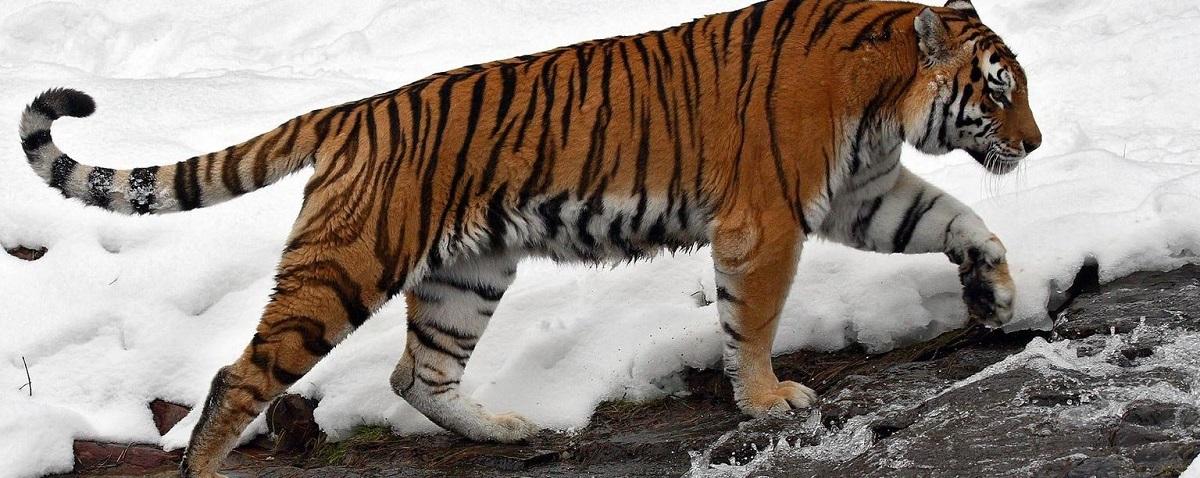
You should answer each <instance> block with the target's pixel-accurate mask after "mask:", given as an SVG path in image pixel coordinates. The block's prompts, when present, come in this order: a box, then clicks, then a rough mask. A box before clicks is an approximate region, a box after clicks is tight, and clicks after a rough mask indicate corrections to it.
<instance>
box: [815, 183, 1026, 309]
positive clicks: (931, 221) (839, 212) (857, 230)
mask: <svg viewBox="0 0 1200 478" xmlns="http://www.w3.org/2000/svg"><path fill="white" fill-rule="evenodd" d="M899 168H900V173H899V175H898V176H897V178H896V182H895V185H894V186H893V187H892V188H891V189H890V190H889V191H887V192H886V193H885V194H883V195H881V196H878V197H870V198H855V199H853V200H846V201H842V202H841V203H839V204H837V205H836V206H835V208H834V210H833V213H832V214H831V215H830V216H829V218H828V219H827V220H826V222H825V224H823V225H822V228H821V233H822V235H824V236H825V237H826V238H828V239H831V240H834V241H838V242H841V243H843V244H846V245H849V246H851V247H855V248H858V249H862V250H867V251H874V252H885V253H903V254H921V253H930V252H941V253H944V254H946V255H947V256H948V257H949V258H950V260H951V261H952V262H954V263H955V264H958V272H959V279H960V282H961V283H962V286H963V302H965V303H966V306H967V314H968V318H969V320H970V321H971V322H975V323H982V324H984V325H987V326H989V327H993V328H997V327H1001V326H1003V325H1004V324H1006V323H1008V321H1010V320H1011V319H1012V314H1013V299H1014V298H1015V297H1016V288H1015V287H1014V285H1013V281H1012V277H1011V276H1010V275H1009V271H1008V261H1007V259H1006V253H1007V251H1006V249H1005V248H1004V244H1003V243H1001V242H1000V239H999V238H998V237H996V235H995V234H993V233H992V231H991V230H989V229H988V227H987V226H986V225H985V224H984V223H983V220H982V219H980V218H979V216H978V215H977V214H975V212H974V211H972V210H971V208H969V207H967V206H966V205H965V204H963V203H962V202H960V201H958V200H957V199H955V198H953V197H951V196H950V195H948V194H946V193H945V192H943V191H941V190H940V189H938V188H937V187H935V186H933V185H931V184H929V183H927V182H925V181H924V180H922V179H921V178H919V177H917V176H916V175H914V174H912V173H911V172H909V171H908V170H907V169H905V168H904V167H903V166H900V167H899Z"/></svg>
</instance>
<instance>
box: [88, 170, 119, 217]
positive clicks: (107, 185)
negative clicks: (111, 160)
mask: <svg viewBox="0 0 1200 478" xmlns="http://www.w3.org/2000/svg"><path fill="white" fill-rule="evenodd" d="M114 174H116V171H113V170H112V169H109V168H101V167H96V168H92V172H90V173H88V178H87V182H88V196H89V198H88V201H87V202H88V204H91V205H93V206H99V207H102V208H105V209H108V207H109V204H110V203H111V202H112V195H111V193H112V187H113V175H114Z"/></svg>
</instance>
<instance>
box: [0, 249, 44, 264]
mask: <svg viewBox="0 0 1200 478" xmlns="http://www.w3.org/2000/svg"><path fill="white" fill-rule="evenodd" d="M47 251H48V249H46V248H45V247H39V248H36V249H30V248H28V247H25V246H17V247H14V248H12V249H5V252H7V253H8V255H10V256H13V257H16V258H17V259H21V260H23V261H36V260H38V259H41V258H42V256H45V255H46V252H47Z"/></svg>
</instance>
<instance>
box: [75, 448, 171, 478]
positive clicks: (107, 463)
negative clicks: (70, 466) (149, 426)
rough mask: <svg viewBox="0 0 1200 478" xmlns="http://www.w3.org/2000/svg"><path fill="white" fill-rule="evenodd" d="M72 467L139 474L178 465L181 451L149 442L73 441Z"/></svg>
mask: <svg viewBox="0 0 1200 478" xmlns="http://www.w3.org/2000/svg"><path fill="white" fill-rule="evenodd" d="M74 451H75V471H76V472H78V473H85V472H101V471H102V472H103V473H104V474H106V475H114V474H115V475H140V474H145V473H148V472H161V471H166V470H171V469H174V468H176V467H178V466H179V460H180V457H181V456H182V452H178V451H176V452H166V451H162V450H160V449H158V448H155V447H152V446H150V445H133V444H115V443H98V442H93V441H76V442H75V444H74Z"/></svg>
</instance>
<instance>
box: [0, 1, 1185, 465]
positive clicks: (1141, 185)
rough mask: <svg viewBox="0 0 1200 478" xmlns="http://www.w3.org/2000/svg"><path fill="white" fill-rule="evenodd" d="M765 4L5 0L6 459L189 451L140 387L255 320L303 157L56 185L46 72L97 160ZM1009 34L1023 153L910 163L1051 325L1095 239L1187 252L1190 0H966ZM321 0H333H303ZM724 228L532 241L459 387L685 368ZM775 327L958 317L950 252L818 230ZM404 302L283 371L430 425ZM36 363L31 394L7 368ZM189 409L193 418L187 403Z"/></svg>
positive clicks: (799, 343)
mask: <svg viewBox="0 0 1200 478" xmlns="http://www.w3.org/2000/svg"><path fill="white" fill-rule="evenodd" d="M749 3H750V1H749V0H655V1H652V2H649V1H638V0H592V1H587V2H584V1H561V0H560V1H551V0H410V1H407V2H391V1H387V0H362V1H357V2H349V1H346V2H341V4H340V5H338V6H335V2H324V3H321V4H319V5H317V4H313V3H312V2H306V1H301V0H269V1H251V0H238V1H228V2H192V3H186V2H185V3H178V2H172V3H171V4H170V6H169V7H168V6H165V5H166V4H163V3H162V2H158V1H155V0H123V1H116V0H105V1H91V0H88V1H84V0H69V1H54V2H48V1H37V0H5V1H4V8H3V9H0V131H8V132H10V136H8V140H5V141H0V245H2V246H4V247H8V248H11V247H16V246H20V245H26V246H42V245H44V246H47V247H48V248H49V249H50V252H49V254H47V255H46V257H45V258H43V259H41V260H39V261H36V262H24V261H20V260H18V259H15V258H12V257H9V256H8V255H5V254H0V476H37V475H40V474H42V473H46V472H53V471H67V470H70V468H71V466H72V457H71V441H72V439H96V440H103V441H117V442H124V441H136V442H148V443H161V444H162V445H164V446H166V447H179V446H182V445H183V444H184V443H185V440H186V437H187V434H188V433H189V432H190V428H191V425H192V423H194V422H193V421H192V420H185V421H184V422H183V423H182V424H180V425H179V426H177V427H176V428H175V430H173V431H172V432H171V433H169V434H168V435H167V436H166V437H162V438H160V437H159V436H158V433H157V432H156V431H155V429H154V426H153V424H152V422H151V418H150V413H149V410H148V408H147V403H148V402H149V401H150V400H152V399H155V398H162V399H166V400H170V401H175V402H179V403H184V404H189V405H194V404H197V403H199V402H200V401H201V400H202V399H203V396H204V394H205V392H206V389H207V387H208V383H209V380H210V379H211V377H212V374H213V373H214V372H215V371H216V369H217V368H218V367H220V366H221V365H224V364H226V363H228V362H230V361H231V360H233V359H234V358H235V357H236V356H237V354H238V353H239V352H240V351H241V349H242V348H243V347H244V346H245V344H246V343H247V340H248V338H249V336H250V334H251V333H252V330H253V328H254V326H255V324H256V323H257V321H258V317H259V312H260V311H261V309H262V307H263V305H264V304H265V303H266V300H267V296H268V293H269V290H270V287H271V286H272V281H271V276H272V273H273V268H274V266H275V263H276V261H277V259H278V254H279V251H280V250H281V249H282V246H283V241H284V238H285V236H286V234H287V231H288V230H289V226H290V224H291V222H292V219H293V218H294V217H295V215H296V212H297V211H298V209H299V205H300V194H301V189H302V187H303V183H304V180H305V178H306V177H307V174H301V175H298V176H297V177H295V178H292V179H289V180H286V181H284V182H282V183H280V184H278V185H276V186H274V187H271V188H269V189H267V190H264V191H261V192H258V193H255V194H252V195H250V196H247V197H245V198H242V199H240V200H237V201H234V202H231V203H227V204H223V205H220V206H216V207H213V208H210V209H204V210H200V211H195V212H191V213H188V214H183V215H175V216H164V217H152V218H131V217H122V216H118V215H114V214H109V213H105V212H102V211H97V210H94V209H89V208H84V207H83V206H82V205H81V204H80V203H77V202H70V201H66V200H63V199H61V198H60V197H59V196H58V194H57V193H56V192H55V191H53V190H50V189H49V188H47V187H45V186H44V185H43V184H42V182H41V180H39V179H38V178H37V177H36V176H35V175H34V174H33V173H32V172H31V171H30V170H29V168H28V167H27V166H26V164H25V160H24V156H23V154H22V153H21V151H20V147H19V145H18V139H17V135H16V126H17V119H18V117H19V113H20V111H21V108H23V106H24V105H25V104H26V103H27V102H28V101H29V100H31V99H32V98H33V97H34V95H36V94H37V93H38V92H40V91H42V90H44V89H45V88H48V87H51V86H70V87H74V88H78V89H81V90H83V91H87V92H89V93H91V94H92V95H93V96H95V98H96V99H97V101H98V103H99V110H98V113H97V114H96V115H94V116H93V117H91V118H88V119H86V120H64V121H62V122H60V124H57V125H56V129H55V139H56V141H57V142H58V144H60V145H61V146H62V147H63V149H64V150H66V151H68V152H70V153H71V154H72V155H73V156H74V157H76V158H78V159H80V160H81V161H84V162H89V163H94V164H100V165H104V166H110V167H133V166H148V165H153V164H160V163H167V162H174V161H176V160H179V159H182V158H186V157H188V156H191V155H193V154H196V153H201V152H207V151H211V150H215V149H219V148H222V147H224V146H226V145H229V144H233V143H235V142H238V141H241V140H244V139H246V138H249V137H251V136H253V135H256V134H258V133H261V132H263V131H265V130H268V129H270V128H272V127H274V126H276V125H278V124H279V123H281V122H283V121H285V120H287V119H289V118H291V117H293V116H295V115H297V114H300V113H302V112H306V111H309V110H310V109H313V108H316V107H321V106H328V105H333V104H337V103H341V102H344V101H348V100H353V99H357V98H360V97H363V96H367V95H371V94H375V93H378V92H380V91H385V90H388V89H392V88H394V87H396V86H399V85H403V84H405V83H408V82H411V81H413V80H416V79H419V78H421V77H423V76H425V75H427V74H430V73H435V72H438V71H442V70H445V69H449V68H453V67H456V66H461V65H464V64H470V63H477V62H481V61H487V60H492V59H499V58H506V57H510V56H514V55H517V54H522V53H530V52H535V51H540V50H544V49H547V48H550V47H554V46H559V45H563V44H568V43H572V42H575V41H580V40H586V39H591V38H596V37H605V36H612V35H616V34H628V33H637V32H641V31H645V30H649V29H654V28H660V27H666V26H670V25H674V24H677V23H680V22H683V21H686V20H689V19H691V18H694V17H696V16H699V15H703V14H706V13H712V12H718V11H724V10H730V9H734V8H739V7H742V6H745V5H747V4H749ZM976 3H977V4H978V5H977V7H978V9H979V10H980V13H981V15H982V16H983V18H984V20H985V22H987V23H988V24H989V25H991V26H992V27H993V28H994V29H995V30H997V31H998V32H1000V33H1001V35H1002V36H1004V38H1005V39H1006V40H1007V42H1008V43H1009V45H1010V46H1011V47H1012V48H1013V49H1015V50H1016V51H1017V52H1018V53H1020V55H1021V61H1022V63H1023V64H1024V66H1025V68H1026V69H1027V70H1028V72H1029V76H1030V88H1031V90H1032V102H1033V108H1034V111H1035V112H1036V114H1037V115H1038V119H1039V122H1040V124H1041V127H1042V130H1043V132H1044V133H1045V146H1043V148H1042V149H1041V150H1039V151H1038V152H1037V153H1036V154H1035V155H1034V156H1033V157H1032V158H1030V159H1029V160H1028V161H1027V163H1026V166H1024V167H1023V169H1022V170H1021V171H1020V174H1019V176H1013V177H1005V178H989V177H986V176H985V174H984V172H983V171H982V169H981V168H980V167H978V166H977V165H976V164H974V162H972V161H971V160H970V159H969V158H967V157H966V156H965V155H952V156H949V157H944V158H927V157H922V156H921V155H919V154H916V153H912V152H910V153H909V154H908V156H907V158H906V160H905V161H906V163H907V164H908V165H909V167H910V168H912V169H914V170H916V171H918V172H919V173H921V174H922V175H923V176H925V177H927V178H929V179H930V180H932V181H933V182H935V183H936V184H938V185H940V186H942V187H943V188H945V189H947V190H948V191H950V192H952V193H954V194H956V195H957V196H958V197H960V198H962V199H964V200H965V201H966V202H968V203H970V204H972V205H973V206H974V207H975V208H976V210H977V211H978V212H979V213H980V214H981V215H982V216H983V217H984V218H985V220H986V221H987V222H988V223H989V225H990V226H992V228H993V229H994V230H995V231H996V232H997V233H998V234H999V235H1000V237H1002V238H1003V239H1004V241H1005V243H1006V244H1007V246H1008V248H1009V250H1010V256H1009V257H1010V262H1011V263H1012V267H1013V273H1014V275H1015V279H1016V282H1017V285H1018V287H1019V288H1020V295H1019V297H1018V316H1019V319H1018V324H1017V325H1016V326H1018V327H1038V326H1044V325H1045V324H1046V323H1047V320H1048V319H1047V318H1046V317H1045V312H1044V304H1045V301H1046V299H1047V295H1048V292H1049V288H1050V287H1049V284H1050V283H1051V281H1057V282H1058V283H1066V282H1069V280H1070V278H1071V276H1072V273H1073V272H1074V271H1075V270H1076V269H1077V267H1078V266H1079V264H1081V263H1082V262H1083V260H1084V258H1085V257H1086V256H1089V255H1091V256H1095V257H1096V258H1098V260H1099V262H1100V265H1101V268H1102V275H1103V276H1104V277H1105V278H1112V277H1115V276H1118V275H1121V274H1124V273H1127V272H1130V271H1134V270H1138V269H1164V268H1170V267H1172V266H1175V265H1179V264H1182V263H1184V262H1187V261H1198V260H1200V258H1198V255H1200V214H1198V213H1197V211H1200V114H1197V113H1196V112H1195V111H1194V110H1193V109H1194V108H1195V107H1196V105H1200V90H1197V89H1196V88H1195V84H1196V83H1197V81H1198V80H1200V74H1198V73H1197V70H1196V66H1195V65H1197V64H1200V38H1198V37H1196V36H1195V33H1196V32H1198V31H1200V5H1197V4H1196V3H1195V2H1180V1H1177V0H1148V1H1145V2H1129V1H1121V0H1107V1H1103V0H1102V1H1096V0H1010V1H1005V2H1000V1H996V0H977V1H976ZM314 5H316V6H314ZM710 268H711V263H710V260H709V259H708V257H707V251H706V250H701V251H699V252H697V253H695V254H691V255H677V256H674V257H669V256H668V257H663V258H660V259H658V260H655V261H653V262H649V263H640V264H634V265H632V266H623V267H619V268H616V269H613V270H608V269H596V268H587V267H562V266H555V265H553V264H548V263H543V262H529V263H525V264H522V266H521V269H520V272H519V277H518V280H517V282H516V284H515V285H514V286H513V287H512V289H511V290H510V292H509V294H508V295H507V296H506V299H505V301H504V302H503V303H502V304H501V306H500V308H499V310H498V311H497V314H496V316H495V319H494V321H493V325H492V326H491V327H490V329H489V331H488V335H487V337H486V338H485V340H484V341H483V343H482V344H480V346H479V348H478V350H477V351H476V354H475V357H474V358H473V360H472V362H471V365H470V367H469V368H468V370H467V374H466V377H465V380H464V382H463V386H464V388H466V389H468V390H473V391H474V395H475V397H476V398H478V399H480V400H481V401H482V402H483V403H485V404H486V405H488V406H489V407H490V408H492V409H494V410H497V411H503V410H514V411H518V412H521V413H524V414H526V415H527V416H529V417H530V418H532V419H534V420H535V421H537V422H538V423H540V424H542V425H544V426H547V427H556V428H571V427H577V426H581V425H583V424H585V423H586V422H587V419H588V416H589V414H590V413H591V411H592V409H593V407H594V406H595V405H596V404H597V403H598V402H600V401H601V400H604V399H609V398H620V397H626V398H645V397H652V396H656V395H661V394H663V393H669V392H673V391H676V390H675V388H676V386H674V385H672V384H673V383H674V382H673V381H671V380H669V379H667V378H669V377H670V376H671V375H672V374H674V373H675V372H678V371H679V370H681V369H682V368H683V367H685V366H706V365H711V364H713V363H715V362H716V360H717V358H718V356H719V354H720V345H719V343H720V333H719V330H718V327H717V322H716V310H715V309H714V308H713V307H711V306H710V307H699V306H698V305H697V300H696V298H695V297H694V295H695V294H696V293H697V292H701V291H702V292H703V293H704V294H706V295H707V296H708V297H713V295H714V291H713V285H712V278H711V272H710ZM795 284H796V285H795V286H794V287H793V290H792V296H791V299H790V300H789V302H788V305H787V310H786V312H785V314H784V320H783V323H782V325H781V330H780V334H779V339H778V341H777V345H776V349H777V351H779V352H782V351H790V350H796V349H799V348H809V349H817V350H834V349H838V348H841V347H844V346H846V345H848V344H851V343H861V344H863V345H865V346H866V347H867V348H869V349H871V350H875V351H882V350H886V349H890V348H892V347H895V346H896V345H898V344H903V343H907V342H911V341H914V340H920V339H924V338H928V337H931V336H934V335H936V334H938V333H940V332H943V331H946V330H949V329H952V328H955V327H958V326H959V325H961V323H962V321H963V315H964V312H963V308H962V306H961V305H960V304H959V299H958V297H959V292H958V283H957V277H956V274H955V270H954V268H953V266H952V265H951V264H949V263H948V262H947V261H946V260H945V258H944V257H942V256H940V255H938V256H922V257H901V256H882V255H874V254H868V253H861V252H856V251H851V250H848V249H845V248H843V247H840V246H835V245H831V244H824V243H815V244H812V245H810V246H809V247H807V249H806V251H805V257H804V260H803V263H802V266H801V272H800V274H799V275H798V277H797V280H796V283H795ZM403 321H404V310H403V304H399V303H397V304H392V305H389V306H388V307H387V308H386V309H385V310H384V311H383V312H381V313H380V314H378V316H377V317H375V318H374V319H372V320H371V321H370V322H368V323H367V324H366V325H365V326H364V327H363V328H362V329H360V330H359V332H357V333H356V334H355V335H353V336H352V337H351V338H350V339H349V340H347V341H346V342H344V343H343V345H342V346H340V347H338V348H337V349H336V350H335V351H334V352H333V353H332V354H331V355H330V356H329V357H328V358H327V359H326V360H325V361H323V362H322V363H321V364H320V365H319V366H318V367H317V368H316V369H315V370H314V371H313V372H312V373H311V374H310V375H308V376H307V377H305V378H304V379H303V380H302V381H301V382H300V383H298V384H297V385H296V386H295V387H294V390H295V391H298V392H300V393H303V394H306V395H310V396H314V397H318V398H320V399H321V406H320V407H319V408H318V410H317V420H318V422H319V423H320V424H321V426H322V427H323V428H325V429H326V430H329V431H331V432H332V433H334V434H335V435H336V434H337V433H339V432H341V433H344V432H346V431H348V430H350V429H351V428H352V427H353V426H355V425H358V424H363V423H388V424H391V425H392V427H393V429H394V430H395V431H396V432H397V433H413V432H428V431H433V430H436V427H435V426H434V425H432V424H431V423H429V422H428V421H427V420H425V419H424V418H423V417H421V416H420V414H418V413H417V412H416V411H414V410H413V409H412V408H411V407H409V406H407V405H406V404H405V403H404V402H403V401H402V400H401V399H399V398H397V397H396V396H395V395H393V394H392V392H391V390H390V389H389V387H388V384H387V377H388V374H389V373H390V372H391V368H392V366H393V365H394V364H395V362H396V361H397V360H398V358H399V357H400V355H401V353H402V351H403V350H402V347H403V343H404V324H403ZM25 363H27V364H28V371H29V374H30V376H31V377H32V383H33V396H32V398H31V397H29V396H28V389H21V390H19V389H18V387H20V386H21V385H23V384H25V382H26V375H25V374H26V369H25V365H24V364H25ZM191 418H192V419H194V418H195V415H194V414H193V416H192V417H191Z"/></svg>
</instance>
